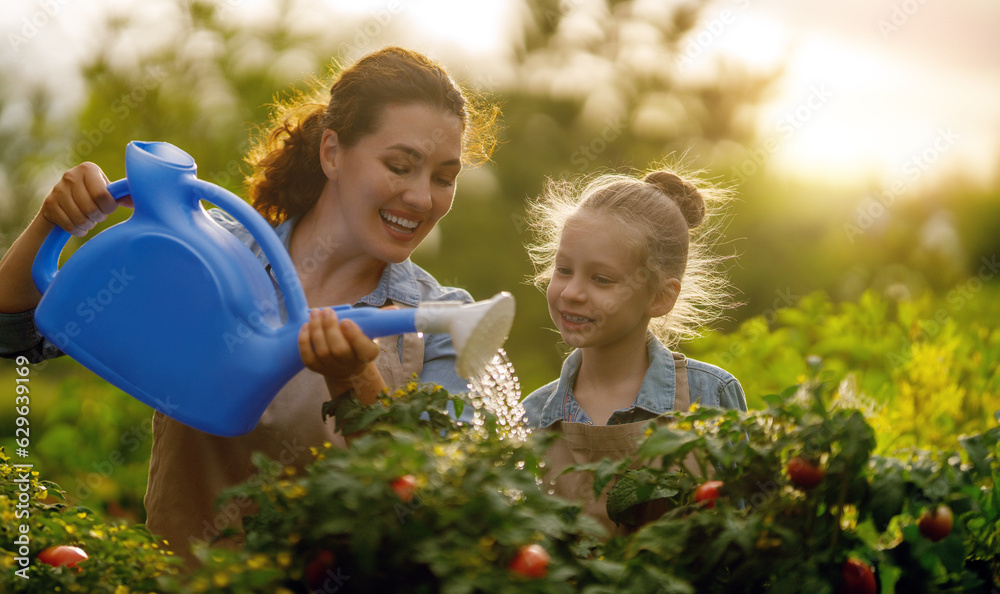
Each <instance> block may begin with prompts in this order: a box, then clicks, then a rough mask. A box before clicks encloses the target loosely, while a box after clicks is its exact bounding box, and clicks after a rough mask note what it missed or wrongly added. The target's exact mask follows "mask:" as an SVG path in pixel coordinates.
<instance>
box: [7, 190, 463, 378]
mask: <svg viewBox="0 0 1000 594" xmlns="http://www.w3.org/2000/svg"><path fill="white" fill-rule="evenodd" d="M208 214H209V216H211V217H212V219H214V220H215V221H216V222H217V223H219V224H220V225H221V226H222V227H223V228H224V229H226V230H227V231H229V232H230V233H232V234H233V235H235V236H236V237H237V239H239V240H240V241H241V242H243V243H244V244H245V245H246V246H247V247H248V248H250V250H251V251H252V252H253V253H254V255H255V256H256V257H257V259H258V260H259V261H260V263H261V265H262V266H264V268H265V269H266V270H267V272H268V275H269V276H270V277H271V282H272V283H274V286H275V292H276V293H277V301H278V303H277V306H278V308H279V311H280V312H281V317H282V319H285V317H286V314H285V305H284V299H283V298H282V296H281V291H280V289H279V288H278V281H277V279H276V278H275V276H274V272H273V271H272V270H271V265H270V263H269V262H268V260H267V257H266V256H264V253H263V252H262V251H261V248H260V246H259V245H258V244H257V241H256V240H255V239H254V238H253V236H252V235H251V234H250V232H249V231H247V230H246V228H245V227H244V226H243V225H242V224H241V223H239V222H238V221H237V220H236V219H234V218H232V217H231V216H230V215H229V214H227V213H225V212H224V211H222V210H219V209H212V210H209V211H208ZM294 227H295V220H293V219H289V220H287V221H285V222H283V223H281V224H280V225H278V226H277V227H276V228H275V229H274V230H275V233H277V235H278V238H279V239H280V240H281V242H282V244H284V246H285V249H286V250H287V249H288V246H289V243H290V242H291V237H292V229H293V228H294ZM423 301H462V302H465V303H469V302H472V301H473V299H472V296H471V295H470V294H469V293H468V292H467V291H465V290H463V289H456V288H452V287H444V286H441V284H440V283H438V282H437V280H435V279H434V277H433V276H431V275H430V274H429V273H428V272H426V271H425V270H424V269H422V268H420V267H419V266H417V265H416V264H414V263H413V262H411V261H410V260H406V261H404V262H401V263H399V264H393V263H389V264H387V265H386V267H385V270H384V271H383V272H382V278H381V279H379V283H378V286H377V287H375V290H374V291H372V292H371V293H369V294H368V295H366V296H364V297H362V298H361V299H360V300H359V301H358V302H357V303H355V304H353V305H355V306H372V307H381V306H384V305H387V304H389V303H390V302H392V303H398V304H402V305H407V306H416V305H418V304H419V303H421V302H423ZM330 305H338V304H330ZM423 338H424V364H423V370H422V371H421V373H420V381H421V382H425V383H435V384H438V385H440V386H443V387H444V388H445V389H446V390H448V391H449V392H451V393H456V394H457V393H462V392H467V391H468V387H467V383H466V381H465V380H464V379H462V378H461V377H459V375H458V374H457V373H455V347H454V346H453V345H452V342H451V336H450V335H448V334H425V335H424V337H423ZM400 346H402V345H400ZM400 352H402V349H400ZM62 354H63V353H62V351H60V350H59V348H58V347H56V345H55V344H53V343H52V342H51V341H49V340H48V339H47V338H45V337H43V336H42V335H41V334H39V333H38V330H37V328H35V310H34V309H30V310H28V311H25V312H21V313H16V314H7V313H0V356H3V357H7V358H13V357H17V356H19V355H24V356H25V357H27V358H28V360H29V361H31V362H32V363H38V362H40V361H42V360H44V359H51V358H53V357H57V356H60V355H62Z"/></svg>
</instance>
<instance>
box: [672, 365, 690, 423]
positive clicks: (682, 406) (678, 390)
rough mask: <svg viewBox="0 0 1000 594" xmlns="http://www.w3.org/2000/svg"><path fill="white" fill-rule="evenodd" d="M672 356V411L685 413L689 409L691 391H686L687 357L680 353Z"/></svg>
mask: <svg viewBox="0 0 1000 594" xmlns="http://www.w3.org/2000/svg"><path fill="white" fill-rule="evenodd" d="M671 354H672V355H673V356H674V375H675V380H674V382H675V387H674V410H675V411H678V412H687V411H688V410H690V409H691V391H690V390H689V389H688V374H687V357H685V356H684V355H682V354H681V353H671Z"/></svg>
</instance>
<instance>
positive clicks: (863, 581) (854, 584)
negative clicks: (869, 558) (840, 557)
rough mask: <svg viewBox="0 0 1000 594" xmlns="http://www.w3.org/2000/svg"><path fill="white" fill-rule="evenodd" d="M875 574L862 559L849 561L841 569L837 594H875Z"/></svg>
mask: <svg viewBox="0 0 1000 594" xmlns="http://www.w3.org/2000/svg"><path fill="white" fill-rule="evenodd" d="M876 591H877V588H876V587H875V573H874V572H873V571H872V568H871V567H869V566H868V564H867V563H865V562H864V561H862V560H861V559H848V560H847V561H844V565H843V566H842V567H841V568H840V585H839V586H838V587H837V594H875V592H876Z"/></svg>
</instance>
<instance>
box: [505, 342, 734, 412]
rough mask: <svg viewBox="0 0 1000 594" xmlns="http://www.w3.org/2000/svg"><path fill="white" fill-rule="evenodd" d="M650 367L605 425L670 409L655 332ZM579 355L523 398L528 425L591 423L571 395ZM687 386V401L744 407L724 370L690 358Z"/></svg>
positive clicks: (668, 365)
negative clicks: (630, 400)
mask: <svg viewBox="0 0 1000 594" xmlns="http://www.w3.org/2000/svg"><path fill="white" fill-rule="evenodd" d="M647 345H648V346H647V353H648V354H649V368H648V369H647V370H646V375H645V377H644V378H643V380H642V385H641V386H640V387H639V393H638V394H637V395H636V397H635V401H634V402H633V403H632V406H630V407H629V408H625V409H621V410H618V411H615V412H614V413H613V414H612V415H611V418H609V419H608V425H617V424H621V423H638V422H641V421H644V420H647V419H651V418H653V417H657V416H659V415H661V414H663V413H666V412H670V411H672V410H673V409H674V389H675V387H676V380H677V377H676V374H675V372H674V359H673V355H672V354H671V353H670V350H669V349H667V347H665V346H663V343H662V342H660V341H659V340H658V339H657V338H656V337H655V336H653V335H651V334H650V335H649V336H648V337H647ZM582 360H583V353H582V352H580V351H579V350H574V351H573V352H572V353H570V355H569V357H567V358H566V361H565V362H563V366H562V373H561V374H560V375H559V379H557V380H555V381H552V382H550V383H548V384H546V385H544V386H542V387H541V388H539V389H537V390H535V391H534V392H532V393H531V394H529V395H528V397H527V398H525V399H524V400H523V401H522V404H523V405H524V416H525V418H526V419H527V421H528V426H529V427H532V428H538V429H544V428H546V427H549V426H551V425H552V424H554V423H555V422H556V421H565V422H570V423H586V424H588V425H592V424H593V421H592V420H591V419H590V417H589V416H587V413H586V411H584V410H583V407H582V406H580V403H579V402H577V400H576V398H575V397H574V396H573V383H574V382H575V381H576V376H577V374H578V373H579V372H580V363H581V361H582ZM687 374H688V390H689V392H690V394H691V403H692V404H694V403H696V402H697V403H699V404H700V405H701V406H717V407H721V408H735V409H738V410H742V411H745V410H747V403H746V397H745V396H744V395H743V388H742V386H740V382H739V381H738V380H737V379H736V378H735V377H733V375H732V374H730V373H729V372H728V371H726V370H724V369H722V368H720V367H716V366H715V365H710V364H708V363H704V362H702V361H697V360H695V359H688V360H687Z"/></svg>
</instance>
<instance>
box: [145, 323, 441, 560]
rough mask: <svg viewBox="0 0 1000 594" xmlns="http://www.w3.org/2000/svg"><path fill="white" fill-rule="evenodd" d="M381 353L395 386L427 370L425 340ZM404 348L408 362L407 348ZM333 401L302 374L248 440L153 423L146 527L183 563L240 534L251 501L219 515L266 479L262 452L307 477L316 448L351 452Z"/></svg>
mask: <svg viewBox="0 0 1000 594" xmlns="http://www.w3.org/2000/svg"><path fill="white" fill-rule="evenodd" d="M376 342H378V344H379V346H380V348H381V352H380V353H379V355H378V357H377V358H376V359H375V366H376V367H377V368H378V370H379V372H380V373H381V374H382V377H383V379H384V380H385V383H386V385H387V386H401V385H403V384H405V383H406V382H407V381H408V380H409V379H410V378H412V376H413V374H415V373H416V374H419V373H420V371H421V369H422V368H423V361H424V342H423V339H422V338H421V337H420V336H418V335H417V334H405V335H402V337H400V336H392V337H386V338H382V339H379V340H378V341H376ZM400 345H402V354H400V351H399V348H400ZM329 399H330V394H329V391H328V390H327V387H326V382H325V380H324V378H323V376H322V375H320V374H318V373H315V372H312V371H309V370H308V369H304V370H302V371H301V372H300V373H299V374H297V375H296V376H295V377H293V378H292V379H291V380H290V381H289V382H288V383H287V384H285V387H283V388H282V389H281V391H280V392H278V395H277V396H275V398H274V400H273V401H272V402H271V404H270V405H269V406H268V407H267V410H265V411H264V414H263V416H262V417H261V419H260V422H259V423H258V424H257V427H256V428H255V429H254V430H253V431H251V432H250V433H248V434H246V435H241V436H238V437H218V436H215V435H210V434H208V433H204V432H202V431H198V430H197V429H192V428H190V427H188V426H187V425H184V424H182V423H179V422H177V421H174V420H173V419H170V418H168V417H166V416H165V415H163V414H161V413H159V412H157V413H155V414H154V415H153V446H152V453H151V455H150V462H149V484H148V486H147V488H146V497H145V500H144V503H145V505H146V514H147V521H146V526H147V527H148V528H149V530H150V531H151V532H152V533H153V534H156V535H159V536H161V537H163V538H165V539H166V540H167V541H168V543H169V546H170V548H171V550H173V551H174V552H175V553H176V554H177V555H180V556H183V557H185V558H187V559H192V558H193V557H191V555H190V546H191V545H192V544H194V543H198V542H207V541H210V540H211V539H213V538H215V537H217V536H219V535H220V534H221V533H222V532H223V531H224V530H226V529H228V528H236V529H238V528H239V527H240V519H241V517H242V516H243V514H244V513H248V512H251V511H252V508H251V504H250V501H249V500H246V499H244V500H239V499H234V500H230V501H227V502H225V503H223V504H222V506H221V507H218V508H217V507H216V500H217V498H218V497H219V495H220V494H221V493H222V491H223V490H224V489H227V488H229V487H232V486H235V485H238V484H240V483H244V482H248V481H251V482H252V481H253V479H254V478H255V477H256V475H257V474H258V470H257V468H256V467H255V466H254V465H253V464H252V463H251V461H250V457H251V454H253V453H254V452H262V453H264V454H265V455H267V456H268V458H270V459H271V460H272V461H273V462H272V464H275V465H279V466H277V468H283V467H285V466H292V467H295V468H297V469H299V470H301V469H303V468H304V467H305V466H306V465H307V464H308V463H309V462H311V461H312V460H313V455H312V453H311V451H310V448H311V447H316V448H322V447H323V443H324V442H330V443H331V444H333V446H334V447H339V448H344V447H346V446H345V442H344V438H343V436H342V435H341V434H339V433H336V432H335V431H334V422H333V420H328V421H327V422H326V423H324V422H323V420H322V418H321V409H322V405H323V403H324V402H326V401H327V400H329Z"/></svg>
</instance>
